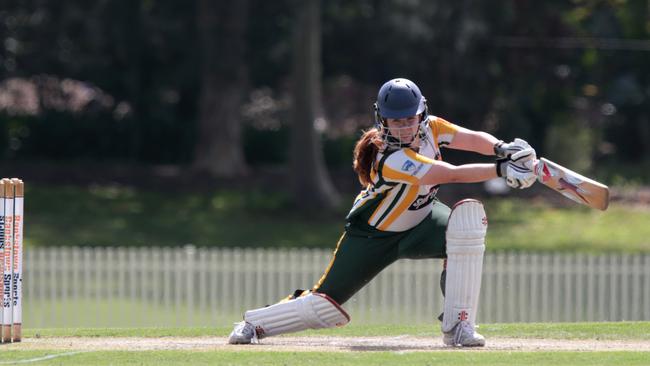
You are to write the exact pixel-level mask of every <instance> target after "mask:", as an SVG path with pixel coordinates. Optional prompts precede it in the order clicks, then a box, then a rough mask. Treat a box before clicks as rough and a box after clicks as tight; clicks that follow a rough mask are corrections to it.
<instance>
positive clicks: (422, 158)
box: [404, 149, 435, 164]
mask: <svg viewBox="0 0 650 366" xmlns="http://www.w3.org/2000/svg"><path fill="white" fill-rule="evenodd" d="M404 153H405V154H406V156H408V157H409V158H411V159H413V160H415V161H419V162H420V163H424V164H434V163H435V160H433V159H430V158H427V157H426V156H424V155H420V154H418V153H416V152H415V151H413V150H411V149H404Z"/></svg>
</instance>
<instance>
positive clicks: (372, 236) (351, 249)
mask: <svg viewBox="0 0 650 366" xmlns="http://www.w3.org/2000/svg"><path fill="white" fill-rule="evenodd" d="M432 206H433V209H432V211H431V215H429V216H427V217H426V218H425V219H424V220H422V222H420V223H419V224H418V225H417V226H415V227H413V228H412V229H409V230H407V231H404V232H389V231H379V230H377V229H375V228H373V227H371V226H369V225H368V224H367V221H366V220H365V218H364V217H357V218H352V219H350V221H349V222H348V223H347V225H346V228H345V233H344V234H343V236H342V237H341V239H340V240H339V242H338V244H337V245H336V249H335V250H334V254H333V257H332V260H331V261H330V263H329V266H328V267H327V269H326V270H325V274H323V276H322V277H321V279H320V280H319V281H318V283H317V284H316V285H315V286H314V287H313V288H312V291H317V292H321V293H324V294H326V295H327V296H329V297H331V298H332V299H333V300H334V301H336V302H337V303H339V304H343V303H345V302H346V301H347V300H349V299H350V298H351V297H352V296H353V295H354V294H355V293H357V292H358V291H359V290H361V288H362V287H363V286H365V285H366V284H367V283H368V282H370V280H372V279H373V277H375V276H376V275H377V274H379V272H381V271H382V270H383V269H384V268H386V267H387V266H389V265H390V264H391V263H393V262H395V261H396V260H398V259H403V258H407V259H421V258H446V257H447V254H446V249H445V231H446V228H447V220H448V219H449V213H450V212H451V210H450V208H449V207H448V206H446V205H445V204H443V203H441V202H440V201H438V200H434V201H433V203H432ZM296 295H298V294H296ZM298 296H299V295H298Z"/></svg>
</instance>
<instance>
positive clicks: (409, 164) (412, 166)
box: [402, 160, 415, 172]
mask: <svg viewBox="0 0 650 366" xmlns="http://www.w3.org/2000/svg"><path fill="white" fill-rule="evenodd" d="M413 169H415V164H413V162H412V161H410V160H407V161H405V162H404V164H403V165H402V170H403V171H405V172H410V171H411V170H413Z"/></svg>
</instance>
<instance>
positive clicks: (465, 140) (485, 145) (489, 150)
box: [447, 126, 501, 155]
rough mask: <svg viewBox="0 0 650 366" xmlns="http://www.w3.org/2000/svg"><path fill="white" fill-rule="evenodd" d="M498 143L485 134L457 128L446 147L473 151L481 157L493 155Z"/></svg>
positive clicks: (492, 137)
mask: <svg viewBox="0 0 650 366" xmlns="http://www.w3.org/2000/svg"><path fill="white" fill-rule="evenodd" d="M500 141H501V140H499V139H497V138H496V137H494V136H492V135H490V134H489V133H487V132H482V131H473V130H470V129H467V128H464V127H460V126H459V127H458V130H457V131H456V135H455V136H454V139H453V140H452V141H451V143H450V144H449V145H447V147H449V148H451V149H457V150H467V151H475V152H477V153H479V154H483V155H494V146H495V145H496V144H498V143H499V142H500Z"/></svg>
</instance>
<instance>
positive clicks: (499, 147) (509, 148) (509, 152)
mask: <svg viewBox="0 0 650 366" xmlns="http://www.w3.org/2000/svg"><path fill="white" fill-rule="evenodd" d="M531 150H532V154H533V155H532V156H533V159H535V158H536V157H537V155H536V153H535V149H533V148H532V146H530V144H529V143H528V142H526V140H523V139H520V138H516V139H515V140H514V141H512V142H508V143H506V142H503V141H499V142H498V143H497V144H496V145H494V154H495V155H496V156H498V157H500V158H508V159H512V156H513V155H515V154H517V153H519V152H522V151H528V152H529V153H530V152H531ZM524 155H528V153H527V154H523V155H520V158H521V157H523V156H524Z"/></svg>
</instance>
